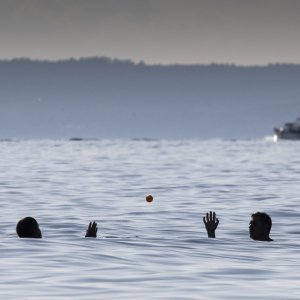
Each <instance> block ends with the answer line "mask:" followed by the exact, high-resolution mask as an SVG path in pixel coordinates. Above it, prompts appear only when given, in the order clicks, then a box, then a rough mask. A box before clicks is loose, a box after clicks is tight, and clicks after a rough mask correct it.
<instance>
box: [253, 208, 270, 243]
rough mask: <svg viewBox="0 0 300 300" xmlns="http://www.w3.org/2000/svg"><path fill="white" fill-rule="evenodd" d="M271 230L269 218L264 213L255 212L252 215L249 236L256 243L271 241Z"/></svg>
mask: <svg viewBox="0 0 300 300" xmlns="http://www.w3.org/2000/svg"><path fill="white" fill-rule="evenodd" d="M271 228H272V220H271V217H270V216H269V215H268V214H266V213H264V212H257V213H255V214H253V215H252V219H251V221H250V224H249V234H250V237H251V238H252V239H253V240H256V241H272V239H271V238H270V237H269V234H270V231H271Z"/></svg>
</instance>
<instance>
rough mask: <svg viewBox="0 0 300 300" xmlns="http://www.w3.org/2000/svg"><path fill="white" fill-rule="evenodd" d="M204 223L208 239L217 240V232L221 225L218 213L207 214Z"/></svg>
mask: <svg viewBox="0 0 300 300" xmlns="http://www.w3.org/2000/svg"><path fill="white" fill-rule="evenodd" d="M203 222H204V224H205V228H206V231H207V235H208V237H209V238H215V237H216V233H215V231H216V229H217V227H218V225H219V219H218V218H216V213H215V212H212V211H210V212H209V213H206V216H205V217H203Z"/></svg>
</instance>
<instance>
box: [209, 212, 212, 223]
mask: <svg viewBox="0 0 300 300" xmlns="http://www.w3.org/2000/svg"><path fill="white" fill-rule="evenodd" d="M212 220H213V217H212V211H210V212H209V221H212Z"/></svg>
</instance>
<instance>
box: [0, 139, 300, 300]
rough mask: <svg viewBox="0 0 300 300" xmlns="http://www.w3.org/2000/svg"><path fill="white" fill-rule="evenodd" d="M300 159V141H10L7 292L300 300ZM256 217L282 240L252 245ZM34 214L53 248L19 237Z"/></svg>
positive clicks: (4, 262)
mask: <svg viewBox="0 0 300 300" xmlns="http://www.w3.org/2000/svg"><path fill="white" fill-rule="evenodd" d="M299 163H300V154H299V143H298V142H280V143H276V144H274V143H271V142H267V141H265V140H251V141H223V140H207V141H204V140H202V141H201V140H170V141H167V140H153V141H144V140H99V141H79V142H75V141H72V142H71V141H64V140H61V141H53V140H39V141H34V140H32V141H30V140H29V141H16V142H5V141H3V142H1V143H0V164H1V169H2V170H3V171H2V172H1V174H0V186H1V194H0V197H1V201H0V205H1V211H2V217H1V221H0V222H1V224H0V225H1V228H2V230H1V238H2V243H1V245H0V249H1V250H0V251H1V257H2V259H1V262H0V274H1V281H0V291H1V296H2V297H3V298H5V299H17V298H20V299H41V298H43V299H53V298H55V299H100V298H101V299H254V298H255V299H299V296H300V288H299V279H300V271H299V270H300V268H299V264H300V263H299V248H300V243H299V233H300V223H299V216H300V209H299V205H298V203H299V195H300V187H299V180H300V169H299ZM148 194H152V195H153V196H154V201H153V202H152V203H147V202H146V201H145V196H146V195H148ZM209 210H215V211H216V212H217V215H218V217H219V219H220V224H219V228H218V229H217V238H216V239H208V238H207V235H206V232H205V228H204V225H203V223H202V217H203V216H204V214H205V213H206V212H207V211H209ZM256 211H266V212H267V213H269V214H270V215H271V217H272V219H273V228H272V231H271V237H272V238H273V239H274V242H272V243H266V242H255V241H252V240H251V239H250V238H249V235H248V224H249V220H250V215H251V214H252V213H254V212H256ZM29 215H31V216H33V217H36V218H37V220H38V221H39V223H40V227H41V230H42V233H43V239H42V240H31V239H19V238H17V236H16V234H15V225H16V223H17V221H18V220H19V219H20V218H22V217H25V216H29ZM92 220H95V221H97V222H98V227H99V231H98V235H99V236H98V238H97V239H85V238H84V234H85V230H86V227H87V225H88V222H89V221H92Z"/></svg>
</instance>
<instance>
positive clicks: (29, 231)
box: [16, 217, 42, 239]
mask: <svg viewBox="0 0 300 300" xmlns="http://www.w3.org/2000/svg"><path fill="white" fill-rule="evenodd" d="M16 231H17V234H18V236H19V237H20V238H36V239H40V238H41V237H42V233H41V230H40V227H39V224H38V222H37V221H36V219H34V218H32V217H26V218H23V219H21V220H20V221H19V222H18V224H17V227H16Z"/></svg>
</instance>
